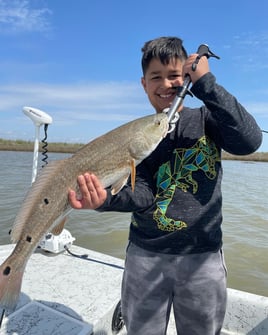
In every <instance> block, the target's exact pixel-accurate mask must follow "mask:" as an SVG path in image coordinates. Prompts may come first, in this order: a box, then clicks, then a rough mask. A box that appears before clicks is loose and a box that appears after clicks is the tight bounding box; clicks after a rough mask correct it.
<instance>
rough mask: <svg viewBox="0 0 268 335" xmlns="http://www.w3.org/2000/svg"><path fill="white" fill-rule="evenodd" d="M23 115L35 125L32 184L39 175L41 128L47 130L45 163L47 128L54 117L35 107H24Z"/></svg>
mask: <svg viewBox="0 0 268 335" xmlns="http://www.w3.org/2000/svg"><path fill="white" fill-rule="evenodd" d="M22 111H23V113H24V114H25V115H27V116H29V118H30V119H31V120H32V121H33V123H34V125H35V141H34V155H33V169H32V183H33V182H34V181H35V179H36V175H37V165H38V149H39V134H40V127H41V126H42V125H44V129H45V138H44V140H43V143H44V146H43V149H44V150H45V151H44V152H43V154H44V155H45V158H44V161H45V160H46V159H47V155H46V153H47V150H46V147H47V143H46V142H45V141H46V138H47V133H46V132H47V127H48V125H49V124H51V123H52V117H51V116H50V115H48V114H47V113H45V112H43V111H41V110H40V109H37V108H33V107H23V109H22Z"/></svg>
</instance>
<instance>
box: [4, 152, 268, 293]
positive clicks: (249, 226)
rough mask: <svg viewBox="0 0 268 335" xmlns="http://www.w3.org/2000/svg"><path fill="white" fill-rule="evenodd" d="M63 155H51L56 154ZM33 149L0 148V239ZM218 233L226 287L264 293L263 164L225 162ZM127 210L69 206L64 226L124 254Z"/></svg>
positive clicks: (81, 239)
mask: <svg viewBox="0 0 268 335" xmlns="http://www.w3.org/2000/svg"><path fill="white" fill-rule="evenodd" d="M66 156H68V155H66V154H52V153H51V154H50V155H49V159H50V160H53V159H61V158H64V157H66ZM32 159H33V155H32V153H30V152H29V153H25V152H5V151H2V152H1V151H0V162H1V163H0V180H1V183H0V229H1V235H0V244H8V243H10V237H9V234H8V233H9V230H10V229H11V227H12V224H13V221H14V218H15V215H16V213H17V210H18V208H19V207H20V204H21V202H22V200H23V197H24V195H25V193H26V192H27V190H28V187H29V186H30V183H31V174H32ZM223 167H224V177H223V196H224V202H223V215H224V222H223V232H224V251H225V259H226V263H227V267H228V286H229V287H232V288H235V289H240V290H244V291H248V292H252V293H256V294H261V295H266V296H268V262H267V256H268V252H267V250H268V239H267V236H268V234H267V231H268V178H267V176H268V163H260V162H259V163H253V162H240V161H224V162H223ZM129 217H130V215H129V214H122V213H97V212H95V211H88V210H87V211H86V210H84V211H73V212H72V213H71V214H70V217H69V220H68V222H67V225H66V228H67V229H68V230H69V231H70V232H71V233H72V235H73V236H74V237H75V238H76V241H75V243H76V244H78V245H80V246H82V247H85V248H89V249H93V250H97V251H100V252H103V253H107V254H110V255H113V256H115V257H121V258H124V256H125V247H126V244H127V237H128V226H129Z"/></svg>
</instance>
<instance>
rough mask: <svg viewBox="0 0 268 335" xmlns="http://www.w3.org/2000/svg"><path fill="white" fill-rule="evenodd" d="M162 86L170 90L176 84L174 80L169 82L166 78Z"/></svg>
mask: <svg viewBox="0 0 268 335" xmlns="http://www.w3.org/2000/svg"><path fill="white" fill-rule="evenodd" d="M161 86H162V87H163V88H170V87H172V86H174V83H173V81H172V80H169V79H168V78H164V79H163V81H162V83H161Z"/></svg>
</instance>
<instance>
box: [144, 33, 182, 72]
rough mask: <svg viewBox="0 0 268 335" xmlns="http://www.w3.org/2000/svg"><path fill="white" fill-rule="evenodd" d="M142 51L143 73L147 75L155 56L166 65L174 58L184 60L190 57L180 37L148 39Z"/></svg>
mask: <svg viewBox="0 0 268 335" xmlns="http://www.w3.org/2000/svg"><path fill="white" fill-rule="evenodd" d="M141 51H142V53H143V55H142V60H141V66H142V71H143V75H145V73H146V71H147V69H148V66H149V64H150V62H151V60H152V59H153V58H156V59H159V60H160V62H161V63H162V64H165V65H166V64H169V62H170V60H171V59H172V58H176V59H179V60H180V61H182V62H183V61H185V60H186V59H187V57H188V56H187V52H186V50H185V48H184V47H183V45H182V40H181V39H180V38H178V37H159V38H156V39H154V40H151V41H148V42H146V43H145V44H144V46H143V48H142V49H141Z"/></svg>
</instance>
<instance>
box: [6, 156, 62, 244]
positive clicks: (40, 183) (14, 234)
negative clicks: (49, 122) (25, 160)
mask: <svg viewBox="0 0 268 335" xmlns="http://www.w3.org/2000/svg"><path fill="white" fill-rule="evenodd" d="M64 164H66V159H62V160H58V161H53V162H49V164H48V165H46V166H45V167H44V168H43V169H42V170H41V173H40V175H39V176H38V177H37V179H36V181H35V182H34V183H33V184H32V186H31V187H30V188H29V190H28V192H27V193H26V196H25V198H24V201H23V203H22V205H21V207H20V209H19V211H18V214H17V216H16V218H15V221H14V225H13V228H12V230H11V241H12V242H13V243H16V242H18V241H19V240H20V237H21V234H22V232H23V229H24V226H25V224H26V223H27V220H28V218H29V217H30V216H31V213H32V211H33V210H34V207H33V204H34V202H35V201H36V199H37V198H38V196H39V195H40V192H41V191H42V189H43V187H44V185H45V183H46V182H47V180H48V178H49V176H50V175H51V174H53V173H54V172H56V171H58V169H62V166H63V165H64Z"/></svg>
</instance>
